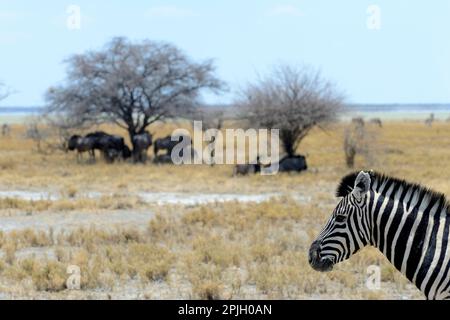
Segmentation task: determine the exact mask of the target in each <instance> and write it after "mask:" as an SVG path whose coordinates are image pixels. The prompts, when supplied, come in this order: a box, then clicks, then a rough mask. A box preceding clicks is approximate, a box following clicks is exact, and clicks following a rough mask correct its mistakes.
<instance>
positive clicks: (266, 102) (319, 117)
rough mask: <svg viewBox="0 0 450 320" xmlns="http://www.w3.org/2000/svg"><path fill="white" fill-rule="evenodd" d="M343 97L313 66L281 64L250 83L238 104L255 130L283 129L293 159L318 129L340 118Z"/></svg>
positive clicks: (285, 141) (281, 137) (287, 148)
mask: <svg viewBox="0 0 450 320" xmlns="http://www.w3.org/2000/svg"><path fill="white" fill-rule="evenodd" d="M342 101H343V96H342V95H341V94H340V93H339V92H338V91H337V89H336V88H335V86H334V85H333V84H331V83H330V82H329V81H326V80H325V79H323V78H322V77H321V75H320V72H319V71H316V70H314V69H312V68H310V67H306V66H304V67H292V66H288V65H279V66H277V67H275V68H274V70H273V72H272V73H271V74H269V75H268V76H266V77H263V78H261V77H260V78H259V79H258V80H257V81H256V82H255V83H251V84H249V85H248V86H247V87H246V88H245V90H244V91H243V94H242V98H241V99H240V100H239V101H238V105H239V106H240V107H241V108H242V109H243V111H244V114H243V115H242V116H243V117H246V118H247V119H248V120H249V123H250V125H251V126H253V127H264V128H268V129H272V128H273V129H279V130H280V140H281V143H282V145H283V147H284V149H285V151H286V153H287V154H288V155H289V156H292V155H294V154H295V151H296V150H297V148H298V146H299V144H300V142H301V141H302V139H303V138H304V137H305V136H306V135H307V134H308V133H309V132H310V130H311V129H312V128H314V127H315V126H320V125H321V124H323V123H326V122H329V121H333V120H336V119H337V116H338V112H339V110H341V107H342Z"/></svg>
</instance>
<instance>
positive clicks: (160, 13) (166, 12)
mask: <svg viewBox="0 0 450 320" xmlns="http://www.w3.org/2000/svg"><path fill="white" fill-rule="evenodd" d="M146 16H147V17H152V18H154V17H157V18H184V17H194V16H197V14H196V13H195V12H194V11H192V10H190V9H185V8H180V7H178V6H159V7H151V8H150V9H148V10H147V11H146Z"/></svg>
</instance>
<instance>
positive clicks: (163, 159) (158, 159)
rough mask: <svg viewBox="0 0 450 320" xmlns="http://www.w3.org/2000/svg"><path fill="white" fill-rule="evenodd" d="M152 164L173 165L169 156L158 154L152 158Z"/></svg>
mask: <svg viewBox="0 0 450 320" xmlns="http://www.w3.org/2000/svg"><path fill="white" fill-rule="evenodd" d="M153 163H156V164H173V161H172V157H171V156H170V154H159V155H156V156H155V157H154V158H153Z"/></svg>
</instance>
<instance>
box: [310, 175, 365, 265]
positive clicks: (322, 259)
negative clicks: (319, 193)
mask: <svg viewBox="0 0 450 320" xmlns="http://www.w3.org/2000/svg"><path fill="white" fill-rule="evenodd" d="M355 176H356V175H354V176H353V179H351V180H352V182H353V184H352V185H350V183H349V181H343V182H342V183H341V186H340V187H339V189H341V191H339V190H338V196H343V198H342V199H341V200H340V202H339V203H338V205H337V207H336V208H335V209H334V211H333V214H332V215H331V217H330V219H329V220H328V222H327V223H326V225H325V227H324V228H323V230H322V231H321V232H320V234H319V236H318V237H317V239H316V240H315V241H314V242H313V243H312V244H311V248H310V249H309V264H310V265H311V267H312V268H313V269H314V270H317V271H331V270H332V269H333V266H334V265H335V264H336V263H338V262H341V261H344V260H346V259H348V258H350V256H351V255H352V254H354V253H355V252H357V251H358V250H359V249H360V248H361V247H363V246H365V245H366V244H367V243H368V242H369V234H370V233H369V232H368V228H367V225H366V222H365V221H366V219H367V211H368V203H367V194H368V192H369V189H370V183H371V179H370V174H369V173H366V172H363V171H361V172H360V173H359V174H358V175H357V176H356V178H355ZM342 188H345V189H346V190H345V191H342V190H343V189H342Z"/></svg>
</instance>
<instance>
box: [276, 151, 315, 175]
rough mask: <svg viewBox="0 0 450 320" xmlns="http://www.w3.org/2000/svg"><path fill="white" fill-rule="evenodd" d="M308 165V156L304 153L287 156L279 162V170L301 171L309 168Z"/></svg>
mask: <svg viewBox="0 0 450 320" xmlns="http://www.w3.org/2000/svg"><path fill="white" fill-rule="evenodd" d="M307 169H308V166H307V164H306V158H305V157H304V156H302V155H294V156H285V157H284V158H283V159H281V160H280V162H279V168H278V171H279V172H290V171H296V172H300V171H303V170H307Z"/></svg>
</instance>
